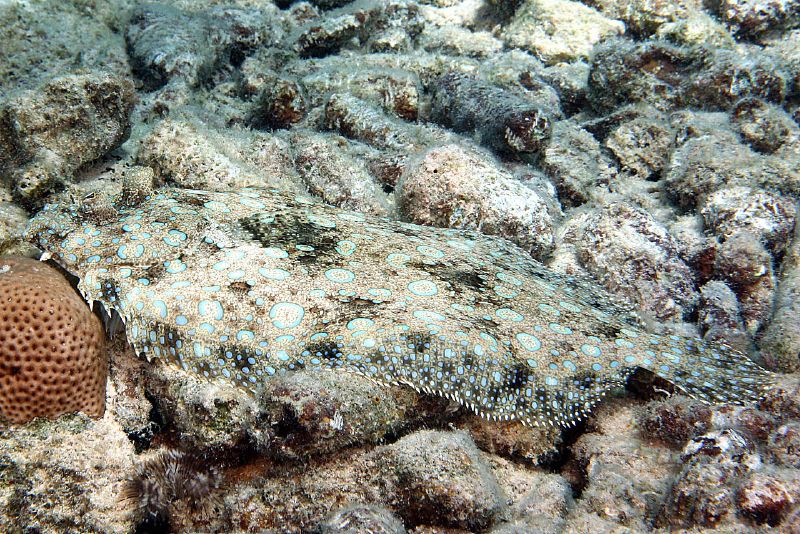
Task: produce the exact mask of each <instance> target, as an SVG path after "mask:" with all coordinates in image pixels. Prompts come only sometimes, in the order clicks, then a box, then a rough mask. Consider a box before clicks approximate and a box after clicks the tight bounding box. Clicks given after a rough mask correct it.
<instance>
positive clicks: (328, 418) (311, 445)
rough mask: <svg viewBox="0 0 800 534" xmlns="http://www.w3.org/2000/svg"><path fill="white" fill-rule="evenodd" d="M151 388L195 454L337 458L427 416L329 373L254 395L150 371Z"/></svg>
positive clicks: (282, 382)
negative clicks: (341, 452) (250, 452)
mask: <svg viewBox="0 0 800 534" xmlns="http://www.w3.org/2000/svg"><path fill="white" fill-rule="evenodd" d="M145 389H146V391H147V392H148V395H149V396H150V397H151V398H154V399H155V402H156V404H157V407H158V411H159V413H160V415H161V417H163V418H164V419H165V420H166V422H167V424H168V425H169V426H170V427H172V428H175V429H177V430H178V431H179V436H180V442H181V444H182V446H183V447H184V448H186V449H187V450H191V451H195V452H196V451H209V452H211V453H221V452H223V451H226V450H240V451H242V450H245V451H246V450H257V451H259V452H262V453H265V452H266V453H269V454H270V455H272V456H276V457H279V458H284V459H285V458H289V459H295V458H301V457H306V456H308V455H311V454H330V453H334V452H336V451H338V450H341V449H343V448H345V447H350V446H353V445H359V444H363V443H375V442H377V441H379V440H381V439H383V438H384V437H385V436H386V435H389V434H392V433H395V432H398V431H399V430H401V429H402V428H404V427H405V426H406V425H408V424H410V423H412V422H413V421H414V420H415V419H416V418H417V417H421V416H423V415H424V414H425V413H427V412H426V410H424V409H423V406H421V405H418V397H417V396H416V395H415V394H414V393H413V392H412V391H410V390H407V389H403V388H395V389H385V388H381V389H376V388H375V386H374V384H373V383H372V382H370V381H369V380H368V379H364V378H361V377H354V376H349V375H342V374H339V373H325V372H318V373H315V372H310V373H303V372H297V373H293V374H291V375H287V376H285V377H282V378H275V379H273V380H271V381H269V383H267V384H266V385H265V388H264V391H263V393H261V394H260V395H259V396H258V397H253V396H252V395H250V394H248V393H247V392H246V391H243V390H241V389H237V388H235V387H232V386H229V385H227V384H221V383H220V384H216V383H209V382H206V381H203V380H201V379H197V378H196V377H194V376H191V375H190V374H187V373H185V372H184V371H182V370H181V369H176V368H173V367H170V366H165V365H159V366H155V367H153V368H152V369H151V370H148V372H147V375H146V381H145Z"/></svg>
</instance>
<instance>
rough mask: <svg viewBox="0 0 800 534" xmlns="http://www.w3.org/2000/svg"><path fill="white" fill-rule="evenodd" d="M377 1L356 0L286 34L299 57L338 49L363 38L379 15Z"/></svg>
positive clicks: (329, 52)
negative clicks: (359, 0) (295, 33)
mask: <svg viewBox="0 0 800 534" xmlns="http://www.w3.org/2000/svg"><path fill="white" fill-rule="evenodd" d="M380 7H381V6H380V3H378V2H370V1H367V2H357V3H354V4H351V5H348V6H346V7H343V8H342V9H338V10H336V11H332V12H329V13H325V14H323V15H322V16H321V17H320V18H319V19H316V20H312V21H310V22H308V23H307V24H306V25H305V26H303V27H301V28H299V29H298V32H297V35H296V36H292V37H290V39H292V40H293V41H294V42H295V44H294V49H295V50H296V51H297V52H298V53H299V54H300V56H301V57H323V56H326V55H329V54H333V53H335V52H337V51H339V49H340V48H342V47H344V46H345V45H347V44H348V43H351V42H359V41H363V40H366V38H367V36H368V35H369V33H370V30H371V29H372V26H373V25H374V24H375V21H376V19H377V18H378V17H379V16H380V13H381V9H380Z"/></svg>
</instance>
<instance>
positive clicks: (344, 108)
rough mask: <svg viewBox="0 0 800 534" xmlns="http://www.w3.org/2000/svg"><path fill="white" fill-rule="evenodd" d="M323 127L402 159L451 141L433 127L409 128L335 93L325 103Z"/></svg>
mask: <svg viewBox="0 0 800 534" xmlns="http://www.w3.org/2000/svg"><path fill="white" fill-rule="evenodd" d="M323 125H324V128H325V129H327V130H332V131H335V132H338V133H340V134H341V135H343V136H345V137H347V138H349V139H354V140H358V141H362V142H364V143H366V144H368V145H370V146H373V147H375V148H378V149H383V150H388V151H391V152H396V153H400V154H402V155H404V156H407V155H409V154H413V153H415V152H419V151H421V150H423V149H424V148H425V147H426V146H428V145H431V144H434V143H440V142H444V141H448V140H452V139H453V137H454V136H452V135H450V134H448V133H447V132H444V131H441V130H438V129H435V128H432V127H428V126H421V125H416V124H415V125H410V124H408V123H406V122H404V121H400V120H398V119H394V118H392V117H389V116H387V115H385V114H384V113H383V112H382V111H381V110H378V109H376V108H375V107H374V106H372V105H370V104H368V103H366V102H364V101H363V100H360V99H358V98H355V97H353V96H351V95H348V94H346V93H336V94H333V95H331V97H330V98H329V99H328V102H327V103H326V104H325V110H324V118H323Z"/></svg>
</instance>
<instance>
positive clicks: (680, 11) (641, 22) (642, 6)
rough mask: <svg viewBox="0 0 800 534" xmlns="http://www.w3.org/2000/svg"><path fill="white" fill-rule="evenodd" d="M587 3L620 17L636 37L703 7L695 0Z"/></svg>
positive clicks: (597, 1) (596, 0) (656, 29)
mask: <svg viewBox="0 0 800 534" xmlns="http://www.w3.org/2000/svg"><path fill="white" fill-rule="evenodd" d="M589 5H591V6H593V7H596V8H597V9H599V10H600V12H601V13H603V15H605V16H607V17H610V18H612V19H618V20H621V21H622V22H624V23H625V28H626V30H627V31H629V32H631V33H633V34H634V35H636V36H639V37H646V36H649V35H652V34H653V33H655V32H656V31H658V30H659V29H660V28H661V27H662V26H663V25H664V24H667V23H671V22H677V21H681V20H685V19H687V18H689V17H690V16H692V15H694V14H695V13H697V12H699V11H700V10H701V9H702V7H703V4H702V2H700V1H698V0H679V1H677V2H675V1H671V0H591V1H590V2H589Z"/></svg>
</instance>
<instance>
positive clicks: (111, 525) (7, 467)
mask: <svg viewBox="0 0 800 534" xmlns="http://www.w3.org/2000/svg"><path fill="white" fill-rule="evenodd" d="M133 457H134V453H133V444H132V443H131V442H130V441H129V440H128V437H127V436H126V435H125V432H123V431H122V428H121V427H120V426H119V424H118V423H117V422H116V421H114V420H113V418H111V417H109V416H106V417H105V418H103V419H101V420H99V421H92V420H90V419H89V418H88V417H86V416H84V415H76V416H66V417H62V418H60V419H58V420H56V421H43V420H39V421H36V422H34V423H31V424H29V425H27V426H25V427H18V428H15V429H14V431H13V432H9V431H8V430H6V431H4V432H2V433H0V530H2V531H4V532H23V530H20V527H22V528H24V529H26V530H31V529H33V530H37V531H39V532H48V533H50V532H52V533H55V532H64V531H65V530H69V531H73V532H109V533H119V534H126V533H129V532H131V531H132V530H133V527H134V523H133V516H132V509H131V508H130V507H129V506H126V505H120V502H119V491H120V488H121V486H122V483H123V481H124V480H125V478H126V477H127V476H128V475H129V474H130V473H131V471H132V469H133Z"/></svg>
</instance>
